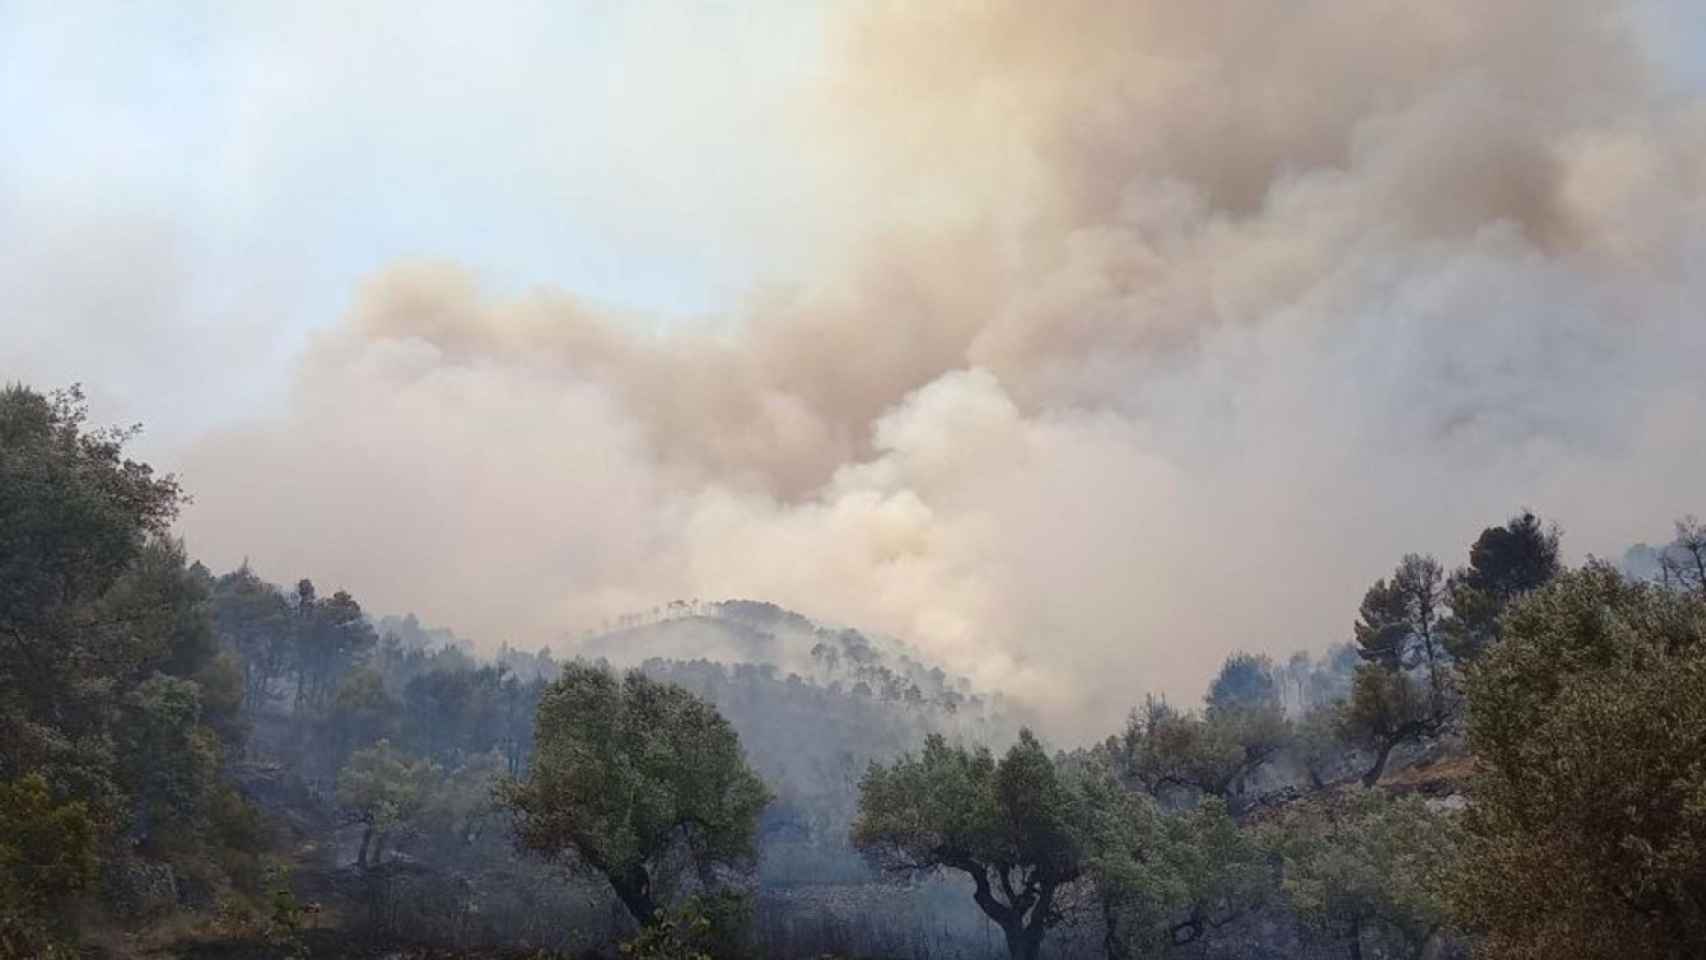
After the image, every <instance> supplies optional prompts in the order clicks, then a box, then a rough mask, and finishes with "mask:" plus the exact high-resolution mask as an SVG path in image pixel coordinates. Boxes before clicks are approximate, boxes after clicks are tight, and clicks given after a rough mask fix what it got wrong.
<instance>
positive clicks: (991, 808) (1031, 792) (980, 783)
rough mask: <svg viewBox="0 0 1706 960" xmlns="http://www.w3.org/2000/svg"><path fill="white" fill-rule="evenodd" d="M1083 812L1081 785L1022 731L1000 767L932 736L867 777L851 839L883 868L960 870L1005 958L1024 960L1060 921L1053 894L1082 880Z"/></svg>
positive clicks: (985, 755) (982, 751)
mask: <svg viewBox="0 0 1706 960" xmlns="http://www.w3.org/2000/svg"><path fill="white" fill-rule="evenodd" d="M1088 815H1089V810H1088V806H1087V798H1086V796H1085V794H1084V791H1083V789H1082V785H1081V784H1080V783H1078V782H1076V781H1075V780H1074V779H1073V778H1070V777H1063V776H1061V774H1060V773H1059V772H1058V771H1056V769H1055V765H1054V762H1053V761H1052V760H1051V759H1050V758H1049V756H1048V753H1047V752H1046V751H1044V749H1043V747H1042V744H1041V743H1039V742H1038V741H1037V739H1036V737H1034V736H1032V735H1031V732H1030V731H1029V730H1024V731H1021V732H1020V734H1019V740H1018V742H1017V743H1015V744H1013V746H1012V747H1011V748H1009V749H1008V751H1007V753H1006V754H1005V755H1003V756H1002V758H1001V759H1000V761H997V760H996V759H995V757H994V755H993V754H991V753H990V751H989V750H988V749H987V748H983V747H979V748H976V749H967V748H965V747H962V746H952V745H950V744H949V743H948V742H947V741H946V740H945V739H943V738H942V737H941V736H940V735H933V736H931V737H930V738H929V739H928V740H927V741H926V742H925V744H924V749H923V750H921V751H919V752H917V753H909V754H906V755H905V756H902V757H900V758H899V759H897V760H896V761H895V762H894V763H892V764H886V765H885V764H879V763H873V764H872V765H871V766H870V768H869V769H868V770H867V771H866V773H865V778H864V780H863V781H861V782H860V785H859V814H858V816H857V818H856V819H855V820H854V821H853V842H854V845H855V846H857V847H858V848H859V849H860V850H861V851H863V852H864V853H865V854H866V855H867V856H868V857H870V859H871V861H872V862H873V863H874V864H875V865H877V866H878V867H879V868H881V869H883V870H887V871H891V872H900V873H921V872H931V871H935V870H940V869H944V868H946V869H950V870H957V871H960V872H961V873H964V874H965V875H966V876H968V877H970V878H971V880H972V883H973V885H974V892H973V894H972V896H973V899H974V900H975V902H976V903H977V905H978V907H979V908H981V909H982V910H983V912H984V913H985V914H986V915H988V916H989V918H990V919H991V920H994V921H995V922H996V924H998V925H999V926H1000V927H1001V930H1002V933H1003V934H1004V935H1005V936H1006V940H1007V948H1008V952H1009V953H1010V954H1011V955H1012V956H1013V957H1014V958H1016V960H1031V958H1034V957H1036V956H1037V952H1038V950H1039V949H1040V948H1041V944H1042V941H1043V937H1044V935H1045V934H1046V933H1047V932H1048V930H1049V929H1051V928H1053V927H1055V926H1057V925H1059V924H1060V922H1061V921H1062V919H1063V915H1062V913H1061V909H1060V902H1059V901H1058V899H1057V897H1058V896H1059V895H1060V894H1061V893H1062V892H1063V888H1064V887H1066V886H1067V885H1068V884H1071V883H1073V882H1074V881H1076V880H1078V879H1079V878H1080V877H1081V876H1083V875H1084V871H1085V866H1086V859H1087V856H1088V851H1087V849H1086V846H1085V840H1086V831H1087V827H1088V819H1087V818H1088Z"/></svg>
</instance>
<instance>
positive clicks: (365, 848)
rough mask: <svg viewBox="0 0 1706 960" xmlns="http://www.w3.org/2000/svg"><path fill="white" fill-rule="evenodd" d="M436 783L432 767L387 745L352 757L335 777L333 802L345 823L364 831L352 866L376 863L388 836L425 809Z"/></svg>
mask: <svg viewBox="0 0 1706 960" xmlns="http://www.w3.org/2000/svg"><path fill="white" fill-rule="evenodd" d="M440 777H441V774H440V771H439V769H438V767H437V766H436V765H434V764H432V763H430V762H429V761H426V760H416V759H414V758H412V757H409V756H407V755H406V754H403V753H401V752H399V751H398V750H397V749H396V748H394V747H392V746H391V742H390V741H388V740H381V741H379V742H378V743H376V744H374V745H373V746H371V747H368V748H366V749H363V750H357V751H356V752H355V753H353V754H351V755H350V759H349V763H347V764H345V765H344V768H343V769H342V770H340V771H339V772H338V788H337V799H338V806H339V807H341V808H342V809H343V811H344V816H345V818H346V819H347V820H348V821H349V822H351V823H359V824H361V825H362V831H361V849H360V850H359V851H357V853H356V856H355V865H356V866H358V867H361V868H362V869H364V870H365V869H366V868H367V867H368V866H370V865H377V864H378V863H379V861H380V857H381V856H382V854H383V851H384V846H385V839H386V835H387V834H388V833H389V832H391V831H392V830H395V829H396V828H397V827H399V826H401V825H404V824H407V823H409V822H410V821H412V820H413V819H414V818H415V817H416V816H417V815H419V814H420V812H421V811H422V810H423V809H424V808H426V806H427V805H428V804H429V803H430V802H431V799H432V793H433V790H434V788H435V787H436V786H437V784H438V781H439V779H440ZM370 851H371V854H372V857H371V859H369V852H370Z"/></svg>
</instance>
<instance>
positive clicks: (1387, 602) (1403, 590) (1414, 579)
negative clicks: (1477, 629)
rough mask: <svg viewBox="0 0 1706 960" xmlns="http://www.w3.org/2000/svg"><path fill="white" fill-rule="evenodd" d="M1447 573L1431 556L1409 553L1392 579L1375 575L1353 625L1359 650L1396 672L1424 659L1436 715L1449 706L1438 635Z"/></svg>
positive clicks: (1383, 666)
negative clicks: (1377, 578)
mask: <svg viewBox="0 0 1706 960" xmlns="http://www.w3.org/2000/svg"><path fill="white" fill-rule="evenodd" d="M1444 576H1445V574H1444V571H1443V570H1442V569H1441V567H1440V565H1439V561H1438V560H1435V559H1434V558H1433V557H1425V556H1422V555H1420V554H1415V553H1410V554H1405V555H1404V558H1403V559H1402V560H1400V561H1399V563H1398V567H1397V569H1396V570H1394V571H1393V573H1392V579H1391V580H1390V581H1387V580H1384V579H1381V580H1376V581H1375V582H1374V586H1372V587H1370V588H1369V589H1368V592H1367V593H1366V594H1364V595H1363V599H1362V606H1361V608H1360V609H1359V616H1358V617H1357V621H1356V624H1355V627H1354V631H1355V636H1356V642H1357V653H1358V654H1360V655H1361V656H1362V658H1363V659H1364V660H1367V661H1368V662H1370V663H1373V664H1376V665H1377V666H1379V667H1381V668H1382V669H1384V670H1387V671H1393V672H1396V671H1400V670H1405V669H1408V668H1411V667H1416V666H1420V665H1426V667H1427V672H1428V691H1429V705H1430V708H1431V710H1432V711H1433V713H1434V715H1435V716H1436V717H1442V716H1443V715H1444V713H1445V711H1446V689H1445V675H1444V670H1445V664H1444V663H1443V662H1442V660H1443V656H1444V650H1443V649H1441V643H1440V638H1439V622H1440V607H1441V604H1442V603H1443V602H1444V600H1445V593H1444V590H1443V588H1442V586H1441V584H1442V581H1443V580H1444Z"/></svg>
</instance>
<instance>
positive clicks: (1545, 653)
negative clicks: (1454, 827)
mask: <svg viewBox="0 0 1706 960" xmlns="http://www.w3.org/2000/svg"><path fill="white" fill-rule="evenodd" d="M1500 632H1501V634H1502V637H1503V639H1502V641H1501V642H1500V643H1499V644H1498V645H1497V646H1495V647H1493V648H1492V649H1491V650H1489V652H1488V653H1487V654H1486V655H1485V656H1484V657H1483V658H1482V660H1481V661H1480V663H1479V664H1478V665H1477V668H1476V669H1475V670H1473V671H1472V672H1471V675H1470V680H1469V685H1468V690H1469V738H1470V746H1471V748H1472V750H1473V751H1474V753H1475V755H1476V757H1477V758H1478V760H1479V764H1480V769H1481V773H1480V774H1479V775H1478V776H1477V777H1476V778H1475V781H1474V784H1473V797H1474V803H1473V804H1472V806H1471V807H1470V809H1469V811H1468V820H1467V823H1468V827H1469V844H1468V849H1467V851H1466V856H1465V857H1464V860H1463V863H1464V870H1463V873H1462V877H1461V885H1460V887H1459V888H1458V889H1457V897H1456V899H1457V901H1458V903H1459V907H1460V910H1461V912H1462V913H1463V915H1464V917H1465V918H1466V920H1467V921H1468V922H1469V923H1470V924H1471V926H1473V927H1475V928H1476V929H1478V930H1479V931H1481V932H1482V933H1484V934H1485V936H1486V950H1487V955H1488V956H1490V957H1496V958H1513V960H1515V958H1523V960H1526V958H1538V957H1554V956H1566V955H1567V956H1573V957H1584V958H1593V957H1604V958H1611V957H1619V958H1643V957H1652V958H1672V957H1675V958H1681V957H1698V956H1706V839H1703V838H1706V763H1703V762H1702V757H1703V756H1706V603H1702V602H1701V601H1700V600H1699V599H1698V598H1697V597H1693V596H1689V595H1685V594H1683V593H1680V592H1671V591H1666V590H1664V589H1662V588H1660V587H1657V586H1654V585H1650V584H1640V583H1634V582H1630V581H1628V580H1626V579H1624V578H1623V577H1622V576H1621V575H1620V574H1619V573H1618V572H1617V571H1616V570H1614V569H1612V568H1611V567H1609V566H1605V565H1603V564H1598V563H1593V564H1590V565H1588V566H1587V567H1586V568H1584V569H1582V570H1579V571H1574V572H1569V573H1564V574H1561V575H1559V576H1558V577H1557V579H1556V580H1555V581H1554V582H1553V583H1552V584H1551V585H1550V586H1548V587H1546V588H1545V589H1542V590H1540V591H1538V592H1535V593H1533V594H1532V595H1530V596H1529V597H1527V598H1526V599H1524V600H1522V601H1520V602H1518V603H1517V604H1516V606H1515V607H1514V608H1513V609H1512V610H1511V611H1510V612H1509V613H1508V614H1507V615H1506V616H1505V617H1504V619H1503V621H1502V624H1501V631H1500Z"/></svg>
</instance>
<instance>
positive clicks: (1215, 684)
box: [1205, 652, 1280, 712]
mask: <svg viewBox="0 0 1706 960" xmlns="http://www.w3.org/2000/svg"><path fill="white" fill-rule="evenodd" d="M1205 699H1206V701H1207V703H1208V708H1209V710H1211V711H1221V712H1230V711H1243V710H1269V709H1278V708H1279V706H1280V697H1279V685H1278V683H1277V682H1276V681H1275V679H1274V663H1273V661H1272V660H1271V659H1269V658H1268V657H1267V656H1265V655H1258V654H1252V653H1243V652H1239V653H1234V654H1232V655H1231V656H1229V657H1227V658H1226V662H1224V663H1222V664H1221V665H1220V672H1219V673H1217V674H1215V676H1214V680H1213V681H1211V682H1210V683H1209V686H1208V696H1207V697H1206V698H1205Z"/></svg>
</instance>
